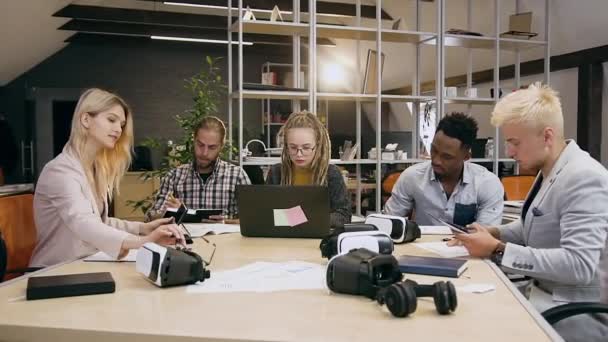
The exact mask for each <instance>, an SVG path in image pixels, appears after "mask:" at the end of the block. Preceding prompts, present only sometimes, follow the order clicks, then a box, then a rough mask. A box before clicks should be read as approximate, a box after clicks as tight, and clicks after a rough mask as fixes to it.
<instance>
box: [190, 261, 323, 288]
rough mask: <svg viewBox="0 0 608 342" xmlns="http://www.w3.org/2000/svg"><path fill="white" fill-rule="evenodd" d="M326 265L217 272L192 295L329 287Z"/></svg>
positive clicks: (268, 265) (259, 264)
mask: <svg viewBox="0 0 608 342" xmlns="http://www.w3.org/2000/svg"><path fill="white" fill-rule="evenodd" d="M325 272H326V270H325V266H323V265H319V264H314V263H310V262H304V261H287V262H264V261H259V262H254V263H251V264H248V265H245V266H243V267H239V268H237V269H233V270H228V271H219V272H213V273H212V274H211V278H209V279H207V280H205V281H203V282H198V283H196V284H195V285H190V286H188V287H187V288H186V292H188V293H215V292H274V291H287V290H317V289H324V288H325Z"/></svg>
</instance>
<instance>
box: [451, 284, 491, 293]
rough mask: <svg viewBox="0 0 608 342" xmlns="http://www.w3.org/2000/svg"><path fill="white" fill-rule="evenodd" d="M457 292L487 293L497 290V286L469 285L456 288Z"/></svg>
mask: <svg viewBox="0 0 608 342" xmlns="http://www.w3.org/2000/svg"><path fill="white" fill-rule="evenodd" d="M456 290H457V291H458V292H466V293H486V292H490V291H494V290H496V285H494V284H481V283H480V284H468V285H464V286H456Z"/></svg>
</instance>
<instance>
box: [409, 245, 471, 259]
mask: <svg viewBox="0 0 608 342" xmlns="http://www.w3.org/2000/svg"><path fill="white" fill-rule="evenodd" d="M414 245H415V246H416V247H420V248H422V249H425V250H427V251H431V252H433V253H436V254H439V255H441V256H442V257H444V258H455V257H461V256H468V255H469V251H467V249H466V248H464V246H452V247H450V246H448V245H447V243H446V242H443V241H439V242H416V243H414Z"/></svg>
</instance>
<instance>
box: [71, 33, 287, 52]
mask: <svg viewBox="0 0 608 342" xmlns="http://www.w3.org/2000/svg"><path fill="white" fill-rule="evenodd" d="M64 42H65V43H71V44H91V45H94V46H99V45H105V44H124V45H125V46H126V47H129V48H130V47H133V46H134V45H135V44H138V45H142V46H148V45H150V44H165V46H175V47H178V46H179V47H181V46H186V45H187V46H189V47H191V48H200V49H202V50H204V51H205V53H216V54H218V55H225V54H226V51H227V50H226V45H224V44H198V43H190V42H179V41H170V40H152V39H150V38H147V37H141V36H118V35H107V34H96V33H83V32H78V33H75V34H73V35H72V36H70V37H68V38H67V39H65V40H64ZM233 48H234V49H236V48H237V46H236V45H233ZM243 49H244V51H245V52H246V53H254V54H260V55H262V56H271V57H285V58H290V57H291V52H292V51H291V47H288V46H284V45H279V46H277V47H276V48H275V49H268V47H267V46H264V45H256V44H254V45H245V46H243Z"/></svg>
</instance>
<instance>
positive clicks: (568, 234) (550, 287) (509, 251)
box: [499, 140, 608, 302]
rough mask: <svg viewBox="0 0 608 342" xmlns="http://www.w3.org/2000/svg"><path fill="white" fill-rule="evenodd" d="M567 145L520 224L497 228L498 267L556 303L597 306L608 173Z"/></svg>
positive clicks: (607, 218) (607, 219) (606, 230)
mask: <svg viewBox="0 0 608 342" xmlns="http://www.w3.org/2000/svg"><path fill="white" fill-rule="evenodd" d="M567 142H568V145H567V146H566V148H565V149H564V151H563V152H562V154H561V155H560V157H559V159H558V160H557V162H556V163H555V165H554V166H553V169H552V170H551V173H550V175H549V176H548V177H547V178H546V179H544V180H543V181H542V185H541V187H540V189H539V191H538V193H537V195H536V196H535V197H534V199H532V200H531V204H530V207H529V210H528V212H527V214H526V216H525V218H524V222H523V224H522V220H521V219H519V220H517V221H515V222H512V223H510V224H507V225H504V226H501V227H499V229H500V238H501V239H502V240H503V241H504V242H507V246H506V249H505V253H504V255H503V259H502V265H503V267H505V268H507V270H508V271H511V272H513V273H518V274H524V275H528V276H530V277H532V278H534V279H536V281H537V282H536V284H537V286H538V287H540V288H541V289H543V290H545V291H547V292H549V293H551V294H552V298H553V301H555V302H580V301H592V302H597V301H599V299H600V291H599V275H598V273H599V272H598V269H599V268H600V267H602V268H604V269H606V262H608V258H607V256H606V245H607V243H606V237H607V235H608V171H607V170H606V169H605V168H604V167H603V166H602V165H601V164H600V163H598V162H597V161H596V160H594V159H593V158H591V157H590V156H589V154H588V153H587V152H585V151H583V150H581V149H580V148H579V147H578V145H577V144H576V142H574V141H573V140H569V141H567ZM539 175H540V173H539ZM539 181H540V178H539V176H537V178H536V182H539ZM535 184H536V183H535ZM529 200H530V198H528V199H526V201H529ZM602 255H603V256H602ZM600 262H601V263H602V265H600Z"/></svg>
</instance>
